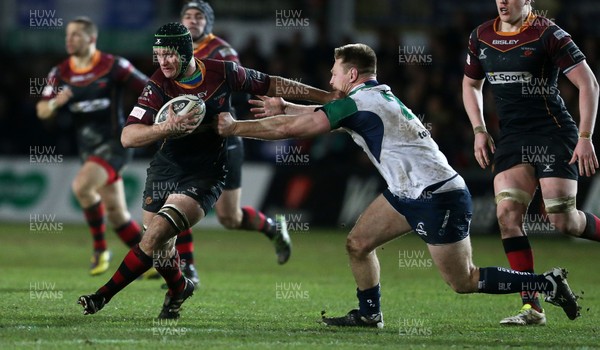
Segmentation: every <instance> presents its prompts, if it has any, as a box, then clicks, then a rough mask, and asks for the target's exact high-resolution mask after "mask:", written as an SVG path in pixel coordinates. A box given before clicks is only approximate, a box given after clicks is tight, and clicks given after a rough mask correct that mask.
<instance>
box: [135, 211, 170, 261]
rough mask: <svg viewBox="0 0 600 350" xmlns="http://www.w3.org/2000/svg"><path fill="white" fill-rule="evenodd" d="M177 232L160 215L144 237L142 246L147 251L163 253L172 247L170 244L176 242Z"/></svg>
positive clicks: (153, 221)
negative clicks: (162, 251)
mask: <svg viewBox="0 0 600 350" xmlns="http://www.w3.org/2000/svg"><path fill="white" fill-rule="evenodd" d="M175 237H176V232H175V230H174V229H173V227H172V226H171V224H170V223H169V222H168V221H167V220H166V219H165V218H164V217H161V216H159V215H156V216H155V217H154V218H153V219H152V221H150V225H149V226H148V228H147V229H146V230H145V232H144V234H143V235H142V240H141V242H140V246H141V247H143V248H144V249H145V251H146V250H147V251H153V252H154V251H161V250H165V249H166V248H168V247H169V246H170V242H171V241H173V244H174V242H175Z"/></svg>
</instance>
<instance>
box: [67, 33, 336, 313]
mask: <svg viewBox="0 0 600 350" xmlns="http://www.w3.org/2000/svg"><path fill="white" fill-rule="evenodd" d="M192 51H193V46H192V37H191V35H190V31H189V30H188V29H187V28H186V27H185V26H183V25H182V24H181V23H175V22H173V23H168V24H166V25H164V26H162V27H160V28H159V29H158V31H157V32H156V34H155V36H154V46H153V52H154V56H155V58H156V60H157V62H158V63H159V65H160V69H158V70H157V71H156V72H155V73H154V74H153V75H152V77H151V78H150V80H149V81H148V83H147V85H146V87H145V88H144V91H143V92H142V94H141V96H140V97H139V99H138V103H137V105H136V106H135V107H134V108H133V110H132V111H131V113H130V114H129V118H128V119H127V123H126V126H125V128H124V129H123V133H122V136H121V142H122V143H123V146H125V147H127V148H129V147H144V146H147V145H149V144H152V143H154V142H157V141H162V143H161V147H160V149H159V150H158V151H157V152H156V154H155V155H154V158H153V159H152V161H151V162H150V167H149V168H148V171H147V174H148V176H147V178H146V186H145V190H144V195H143V198H144V203H143V209H144V214H143V215H144V216H143V219H144V225H145V226H146V227H147V228H148V229H147V230H146V232H145V234H144V236H143V237H142V241H141V242H140V243H139V244H138V245H136V246H134V247H133V248H132V249H131V250H130V251H129V253H128V254H127V256H126V257H125V259H124V260H123V262H122V264H121V266H120V267H119V269H118V270H117V272H116V273H115V274H114V275H113V277H112V278H111V279H110V280H109V281H108V283H106V284H105V285H104V286H102V287H101V288H100V289H99V290H98V291H96V293H94V294H91V295H84V296H81V297H80V298H79V300H78V302H79V304H80V305H82V306H83V309H84V314H93V313H96V312H97V311H98V310H100V309H102V308H103V307H104V305H105V304H106V303H107V302H109V301H110V300H111V298H112V297H113V296H114V295H115V294H117V293H118V292H119V291H120V290H122V289H123V288H125V287H126V286H127V285H128V284H129V283H131V282H132V281H133V280H135V279H136V278H137V277H138V276H140V275H141V274H142V273H144V272H145V271H147V270H148V269H149V268H150V267H155V268H156V270H157V271H158V272H159V273H160V275H161V276H162V277H163V278H164V279H165V281H166V283H167V285H168V288H169V290H168V291H167V294H166V296H165V301H164V304H163V308H162V310H161V312H160V315H159V318H177V317H179V311H180V307H181V304H182V303H183V302H184V301H185V300H186V299H187V298H189V297H190V296H191V295H192V294H193V292H194V283H193V282H192V281H191V280H189V279H188V278H186V277H185V276H183V274H182V272H181V268H180V257H179V254H178V252H177V250H176V249H175V242H174V238H175V237H176V236H177V234H178V233H180V232H182V231H185V230H187V229H188V228H190V227H191V226H193V225H194V224H196V223H197V222H198V221H200V220H201V219H202V218H203V217H204V216H205V215H206V213H207V212H208V211H209V210H210V209H211V208H212V207H213V206H214V205H215V203H216V201H217V199H218V198H219V196H220V195H221V192H222V190H223V185H224V180H225V175H226V168H225V165H226V146H227V142H226V139H224V138H222V137H221V136H219V135H218V134H217V133H216V131H215V130H213V128H212V127H211V125H212V124H213V122H215V121H216V118H217V115H218V114H220V113H227V112H228V111H229V109H230V108H231V105H230V95H231V93H232V92H234V91H243V92H247V93H251V94H254V95H266V94H269V95H279V96H281V95H282V92H283V96H281V97H287V98H290V99H302V100H307V101H315V102H319V103H324V102H327V101H329V100H331V99H333V98H334V97H336V96H339V93H335V92H332V93H328V92H326V91H323V90H318V89H315V88H312V87H309V86H306V85H303V84H301V83H297V82H294V81H291V80H287V79H284V78H281V77H276V76H268V75H266V74H264V73H261V72H258V71H255V70H252V69H247V68H243V67H241V66H239V65H237V64H236V63H235V62H231V61H218V60H211V59H197V58H194V57H193V52H192ZM282 84H285V85H286V86H291V87H292V89H289V90H286V91H279V90H281V89H277V88H276V87H277V86H281V85H282ZM183 94H193V95H196V96H198V97H200V98H202V99H203V100H204V101H205V104H206V115H205V117H204V119H203V121H202V123H201V124H200V126H198V128H196V125H195V123H196V118H195V116H194V112H193V111H192V112H190V113H188V114H186V115H183V116H175V114H174V112H173V111H172V108H171V111H170V113H169V117H168V118H167V120H166V121H165V122H164V123H161V124H160V125H154V118H155V116H156V113H157V112H158V110H159V109H160V108H161V107H162V106H163V105H164V104H165V103H166V102H168V101H169V100H170V99H172V98H173V97H176V96H179V95H183ZM182 134H187V135H185V136H184V137H179V138H173V136H181V135H182ZM156 188H161V189H162V188H168V189H169V191H168V193H167V194H165V193H164V191H156Z"/></svg>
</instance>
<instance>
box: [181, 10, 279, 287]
mask: <svg viewBox="0 0 600 350" xmlns="http://www.w3.org/2000/svg"><path fill="white" fill-rule="evenodd" d="M214 21H215V15H214V11H213V9H212V7H211V6H210V5H209V4H208V3H207V2H204V1H192V2H189V3H186V4H185V5H184V6H183V8H182V10H181V23H182V24H183V25H184V26H185V27H186V28H188V29H189V31H190V33H191V34H192V40H193V41H194V57H196V58H199V59H202V58H212V59H217V60H223V61H233V62H235V63H237V64H240V61H239V58H238V55H237V52H236V51H235V50H234V49H233V48H232V47H231V45H229V43H227V42H226V41H225V40H223V39H221V38H219V37H218V36H216V35H214V34H213V32H212V29H213V25H214ZM247 100H248V98H247V94H245V93H239V92H237V93H234V94H232V104H233V105H234V106H235V105H236V102H238V103H246V102H247ZM231 113H232V114H233V115H234V116H235V111H234V109H231ZM243 161H244V144H243V142H242V140H241V138H239V137H228V138H227V164H226V169H227V175H226V176H225V185H224V186H223V193H222V194H221V197H219V199H218V200H217V203H216V204H215V212H216V214H217V218H218V219H219V222H220V223H221V224H222V225H223V226H225V227H226V228H228V229H244V230H252V231H258V232H262V233H263V234H264V235H265V236H267V237H268V238H269V239H270V240H271V241H272V242H273V244H274V245H275V252H276V254H277V262H278V263H279V264H285V263H286V262H287V261H288V259H289V258H290V254H291V240H290V237H289V235H288V233H287V226H286V222H285V219H284V217H283V216H279V217H277V218H276V220H277V221H276V220H275V219H273V218H270V217H268V216H266V215H265V214H264V213H262V212H260V211H259V210H257V209H255V208H253V207H251V206H244V207H242V206H241V204H240V203H241V196H242V188H241V187H242V163H243ZM191 233H192V232H191V229H188V230H186V231H184V232H181V233H180V234H179V235H178V236H177V242H176V245H175V246H176V248H177V250H178V251H179V255H180V257H181V260H182V261H184V260H185V262H186V264H185V266H184V268H183V273H184V275H185V276H186V277H188V278H189V279H191V280H192V281H193V282H194V283H196V284H198V283H199V282H200V279H199V277H198V273H197V271H196V268H195V266H194V255H193V252H194V244H193V240H192V235H191Z"/></svg>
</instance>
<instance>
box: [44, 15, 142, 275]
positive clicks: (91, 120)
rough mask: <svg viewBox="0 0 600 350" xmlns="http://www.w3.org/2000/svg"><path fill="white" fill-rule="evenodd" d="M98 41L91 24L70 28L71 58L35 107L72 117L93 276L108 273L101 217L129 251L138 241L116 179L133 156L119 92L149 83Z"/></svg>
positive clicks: (77, 186) (79, 21) (76, 189)
mask: <svg viewBox="0 0 600 350" xmlns="http://www.w3.org/2000/svg"><path fill="white" fill-rule="evenodd" d="M97 39H98V29H97V27H96V25H95V24H94V23H93V22H92V21H91V20H90V19H89V18H87V17H80V18H76V19H74V20H72V21H71V22H69V23H68V25H67V33H66V40H65V44H66V50H67V53H68V54H69V58H67V59H66V60H64V61H63V62H61V63H60V64H59V65H57V66H55V67H54V68H52V70H51V71H50V74H49V75H48V80H47V81H48V85H47V86H46V87H45V88H44V90H43V93H42V100H40V101H39V102H38V103H37V106H36V107H37V115H38V117H39V118H40V119H47V118H50V117H52V116H54V115H55V114H56V112H57V111H59V110H64V111H68V112H69V113H70V114H71V115H72V116H73V122H74V123H75V128H76V132H77V144H78V147H79V156H80V158H81V160H82V162H83V165H82V167H81V169H80V170H79V172H78V173H77V175H76V176H75V179H74V180H73V183H72V189H73V193H74V194H75V197H76V198H77V201H78V202H79V204H80V205H81V207H82V208H83V212H84V215H85V218H86V220H87V223H88V225H89V227H90V231H91V233H92V237H93V239H94V253H93V256H92V262H91V268H90V274H91V275H99V274H101V273H104V272H106V270H108V268H109V261H110V251H109V250H108V249H107V244H106V239H105V237H104V234H105V222H104V217H105V215H106V217H107V218H108V221H109V222H110V224H111V225H112V227H113V228H114V229H115V231H116V232H117V234H118V235H119V237H120V238H121V240H122V241H123V242H125V243H126V244H127V245H129V246H130V247H133V246H134V245H135V244H137V243H138V242H139V241H140V239H141V235H140V233H141V230H140V227H139V225H138V224H137V222H136V221H135V220H133V219H131V215H130V214H129V211H128V210H127V204H126V202H125V192H124V189H123V180H122V179H121V176H120V173H121V171H122V170H123V168H124V167H125V165H126V164H127V163H128V162H129V161H130V160H131V157H132V154H133V152H132V151H131V150H126V149H124V148H123V146H121V141H120V138H121V129H122V128H123V124H124V122H125V118H124V116H123V107H122V101H121V99H122V93H121V90H122V89H123V87H125V86H127V87H129V88H131V89H132V90H133V91H135V92H136V93H139V92H140V91H142V89H143V88H144V85H145V84H146V81H147V80H148V77H146V76H145V75H144V74H143V73H141V72H140V71H138V70H137V69H136V68H135V67H134V66H133V65H132V64H131V63H129V61H127V60H126V59H124V58H122V57H118V56H114V55H111V54H109V53H105V52H101V51H99V50H98V49H97V48H96V40H97Z"/></svg>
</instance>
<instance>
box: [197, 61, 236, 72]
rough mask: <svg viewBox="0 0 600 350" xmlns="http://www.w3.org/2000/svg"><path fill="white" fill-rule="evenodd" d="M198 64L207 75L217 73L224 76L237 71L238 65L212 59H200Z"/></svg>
mask: <svg viewBox="0 0 600 350" xmlns="http://www.w3.org/2000/svg"><path fill="white" fill-rule="evenodd" d="M199 61H200V64H201V65H202V66H204V70H205V71H206V73H207V74H209V73H217V74H225V73H227V72H235V71H237V70H238V69H239V67H240V65H239V64H237V63H235V62H232V61H223V60H217V59H213V58H201V59H199Z"/></svg>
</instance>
